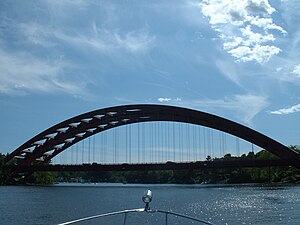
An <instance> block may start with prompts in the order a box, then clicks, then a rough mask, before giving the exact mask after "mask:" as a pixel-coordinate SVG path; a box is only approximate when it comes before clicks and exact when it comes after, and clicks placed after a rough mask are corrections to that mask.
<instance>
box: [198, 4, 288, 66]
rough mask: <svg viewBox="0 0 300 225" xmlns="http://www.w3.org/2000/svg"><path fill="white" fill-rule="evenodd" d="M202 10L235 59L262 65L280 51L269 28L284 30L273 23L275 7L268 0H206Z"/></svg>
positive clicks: (284, 32)
mask: <svg viewBox="0 0 300 225" xmlns="http://www.w3.org/2000/svg"><path fill="white" fill-rule="evenodd" d="M201 9H202V13H203V14H204V15H205V16H206V17H208V18H209V23H210V24H211V26H212V28H213V29H214V30H216V31H217V32H218V33H220V38H221V39H222V40H223V42H224V43H223V47H224V49H225V50H226V51H227V52H228V53H229V54H231V55H232V56H233V57H235V58H237V61H239V62H247V61H257V62H259V63H261V64H263V63H265V62H267V61H269V60H270V58H271V57H272V56H274V55H276V54H278V53H279V52H280V51H281V50H280V48H279V47H277V46H275V45H273V43H274V42H275V40H276V38H275V36H274V35H273V34H270V33H269V31H270V30H275V31H278V32H280V33H282V34H287V32H286V31H285V30H284V29H283V28H282V27H280V26H279V25H276V24H275V23H274V22H273V20H272V18H271V15H272V13H273V12H275V9H274V8H273V7H272V6H271V5H270V4H269V2H268V1H267V0H245V1H240V0H206V1H204V3H202V4H201ZM254 30H255V31H254ZM265 50H266V52H263V51H265Z"/></svg>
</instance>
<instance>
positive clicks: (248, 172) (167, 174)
mask: <svg viewBox="0 0 300 225" xmlns="http://www.w3.org/2000/svg"><path fill="white" fill-rule="evenodd" d="M290 148H291V149H293V150H295V151H297V152H299V153H300V147H299V146H290ZM4 158H5V155H3V154H0V185H8V184H18V183H12V182H11V181H9V179H8V178H9V172H8V171H5V170H4V169H3V165H4ZM274 158H276V156H274V155H272V154H271V153H269V152H268V151H265V150H262V151H260V152H258V153H256V154H254V153H253V152H249V153H248V154H247V155H246V154H243V155H241V156H240V157H233V156H231V155H230V154H226V155H225V156H224V157H222V158H214V159H211V157H210V156H208V157H207V159H206V160H241V159H242V160H251V159H274ZM26 182H27V183H30V184H38V185H40V184H52V183H55V182H93V183H99V182H110V183H142V184H143V183H144V184H146V183H147V184H149V183H153V184H161V183H167V184H168V183H172V184H201V183H214V184H235V183H300V171H299V170H297V169H296V168H294V167H266V168H238V169H232V168H227V169H207V170H166V171H127V172H124V171H122V172H115V171H114V172H105V171H103V172H35V173H34V174H33V175H32V176H31V177H30V178H29V179H28V180H27V181H26Z"/></svg>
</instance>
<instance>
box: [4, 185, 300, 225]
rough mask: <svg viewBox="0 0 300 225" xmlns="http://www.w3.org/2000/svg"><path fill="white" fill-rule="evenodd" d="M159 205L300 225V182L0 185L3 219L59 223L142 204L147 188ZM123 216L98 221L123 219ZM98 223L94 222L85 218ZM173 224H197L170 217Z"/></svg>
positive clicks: (158, 220)
mask: <svg viewBox="0 0 300 225" xmlns="http://www.w3.org/2000/svg"><path fill="white" fill-rule="evenodd" d="M147 189H151V190H152V192H153V202H152V203H151V207H152V208H153V209H154V208H155V209H162V210H171V211H174V212H179V213H184V214H187V215H190V216H193V217H197V218H201V219H203V220H208V221H211V222H212V223H214V224H229V225H231V224H256V225H257V224H261V225H262V224H264V225H271V224H272V225H276V224H290V225H298V224H300V214H299V211H298V209H299V208H300V186H256V185H130V184H126V185H124V184H78V185H75V186H74V184H59V185H55V186H47V187H21V186H18V187H14V186H9V187H0V221H1V224H7V225H9V224H20V225H25V224H30V225H31V224H57V223H59V222H65V221H68V220H73V219H77V218H81V217H85V216H90V215H95V214H99V213H105V212H111V211H118V210H123V209H132V208H141V207H143V206H144V204H143V203H142V201H141V197H142V195H143V194H144V192H145V190H147ZM122 221H123V215H119V216H115V217H114V218H109V219H107V218H105V219H100V220H97V222H99V224H122ZM127 221H128V223H127V224H163V221H164V215H157V214H155V215H154V214H145V213H142V214H132V215H129V216H128V219H127ZM81 224H82V225H84V224H94V223H91V222H89V223H81ZM169 224H193V223H188V221H187V220H185V219H179V218H177V217H174V216H171V217H169Z"/></svg>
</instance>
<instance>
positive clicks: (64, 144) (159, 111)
mask: <svg viewBox="0 0 300 225" xmlns="http://www.w3.org/2000/svg"><path fill="white" fill-rule="evenodd" d="M149 121H174V122H183V123H190V124H195V125H201V126H206V127H210V128H213V129H217V130H220V131H223V132H226V133H229V134H232V135H234V136H236V137H240V138H242V139H244V140H246V141H249V142H251V143H253V144H255V145H257V146H259V147H261V148H263V149H265V150H267V151H269V152H271V153H273V154H274V155H276V156H278V157H280V158H282V159H290V160H291V161H294V160H296V161H297V160H298V162H299V159H300V154H298V153H297V152H295V151H293V150H291V149H289V148H288V147H286V146H284V145H282V144H281V143H279V142H277V141H275V140H273V139H271V138H269V137H267V136H265V135H263V134H261V133H259V132H257V131H255V130H252V129H250V128H248V127H246V126H243V125H241V124H238V123H236V122H233V121H231V120H228V119H225V118H222V117H219V116H216V115H212V114H209V113H205V112H201V111H196V110H193V109H187V108H182V107H175V106H167V105H154V104H140V105H124V106H115V107H109V108H104V109H99V110H95V111H91V112H88V113H84V114H81V115H79V116H75V117H73V118H70V119H67V120H65V121H63V122H61V123H58V124H56V125H54V126H53V127H50V128H49V129H47V130H45V131H43V132H41V133H40V134H38V135H36V136H35V137H33V138H31V139H30V140H28V141H27V142H25V143H24V144H22V145H21V146H20V147H18V148H17V149H16V150H14V151H13V152H12V153H11V154H9V155H8V156H7V157H6V162H9V161H10V160H12V159H13V158H19V159H20V160H19V161H18V164H19V165H30V164H32V163H33V162H34V161H36V160H39V161H42V162H48V161H50V160H51V159H52V158H53V157H55V156H56V155H58V154H59V153H61V152H62V151H64V150H65V149H67V148H69V147H70V146H72V145H73V144H75V143H77V142H79V141H81V140H83V139H85V138H88V137H90V136H92V135H95V134H97V133H99V132H102V131H104V130H108V129H111V128H115V127H118V126H123V125H127V124H132V123H140V122H149ZM294 166H295V167H297V168H299V169H300V165H294Z"/></svg>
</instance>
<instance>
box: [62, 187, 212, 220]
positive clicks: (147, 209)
mask: <svg viewBox="0 0 300 225" xmlns="http://www.w3.org/2000/svg"><path fill="white" fill-rule="evenodd" d="M142 200H143V202H144V203H145V207H144V208H139V209H129V210H128V209H127V210H122V211H117V212H110V213H103V214H98V215H94V216H89V217H84V218H80V219H76V220H72V221H68V222H64V223H60V224H58V225H68V224H75V223H80V222H84V221H88V220H94V219H98V218H103V217H110V216H115V215H120V214H124V220H123V225H126V222H127V215H128V214H129V213H162V214H165V224H166V225H168V220H169V215H172V216H177V217H181V218H185V219H188V220H191V221H195V222H199V223H202V224H207V225H213V224H212V223H210V222H208V221H205V220H202V219H198V218H195V217H191V216H188V215H184V214H181V213H175V212H171V211H166V210H160V209H155V210H152V209H150V202H151V201H152V192H151V191H150V190H148V191H147V193H146V194H145V195H143V197H142Z"/></svg>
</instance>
